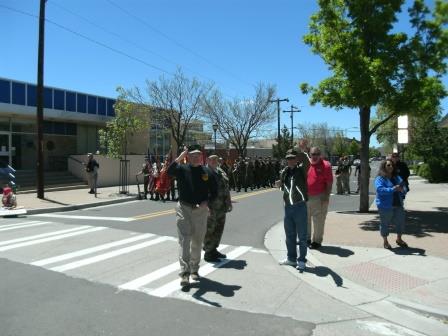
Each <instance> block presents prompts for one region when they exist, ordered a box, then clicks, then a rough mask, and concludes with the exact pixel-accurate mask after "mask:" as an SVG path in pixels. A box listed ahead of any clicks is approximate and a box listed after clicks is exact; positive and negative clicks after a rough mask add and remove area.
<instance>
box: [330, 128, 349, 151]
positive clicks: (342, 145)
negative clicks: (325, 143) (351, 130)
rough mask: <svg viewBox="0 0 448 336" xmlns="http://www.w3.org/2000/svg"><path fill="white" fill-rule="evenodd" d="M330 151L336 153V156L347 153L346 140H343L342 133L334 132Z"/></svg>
mask: <svg viewBox="0 0 448 336" xmlns="http://www.w3.org/2000/svg"><path fill="white" fill-rule="evenodd" d="M332 152H333V154H336V155H338V156H344V155H346V154H347V152H348V146H347V141H346V140H345V138H344V136H343V134H342V133H336V135H335V137H334V140H333V148H332Z"/></svg>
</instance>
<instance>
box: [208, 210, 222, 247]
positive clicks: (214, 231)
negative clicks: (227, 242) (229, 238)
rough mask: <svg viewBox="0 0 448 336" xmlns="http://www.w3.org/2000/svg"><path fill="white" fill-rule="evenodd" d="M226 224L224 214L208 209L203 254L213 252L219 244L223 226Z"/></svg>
mask: <svg viewBox="0 0 448 336" xmlns="http://www.w3.org/2000/svg"><path fill="white" fill-rule="evenodd" d="M225 222H226V213H225V212H221V211H215V210H213V209H210V214H209V216H208V218H207V233H206V234H205V238H204V251H205V253H207V252H211V251H214V250H215V249H217V248H218V246H219V243H220V242H221V237H222V233H223V232H224V224H225Z"/></svg>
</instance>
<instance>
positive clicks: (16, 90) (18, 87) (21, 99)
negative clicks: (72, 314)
mask: <svg viewBox="0 0 448 336" xmlns="http://www.w3.org/2000/svg"><path fill="white" fill-rule="evenodd" d="M12 103H13V104H17V105H25V84H22V83H15V82H12Z"/></svg>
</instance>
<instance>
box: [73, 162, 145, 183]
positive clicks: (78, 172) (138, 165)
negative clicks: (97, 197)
mask: <svg viewBox="0 0 448 336" xmlns="http://www.w3.org/2000/svg"><path fill="white" fill-rule="evenodd" d="M144 158H145V156H144V155H128V156H127V159H128V160H129V161H130V162H129V170H128V181H129V185H133V184H136V182H135V174H136V173H137V172H139V171H140V170H141V169H142V164H143V163H145V159H144ZM95 160H96V161H97V162H98V163H99V165H100V168H99V170H98V187H111V186H118V185H119V176H120V160H119V159H111V158H108V157H105V156H102V155H95ZM78 161H81V162H87V156H86V155H70V157H69V158H68V170H69V171H70V172H71V173H72V174H73V175H75V176H77V177H78V178H80V179H82V180H84V181H86V182H87V176H86V172H85V167H84V165H83V164H82V163H81V162H78ZM141 181H142V177H141V176H140V182H141Z"/></svg>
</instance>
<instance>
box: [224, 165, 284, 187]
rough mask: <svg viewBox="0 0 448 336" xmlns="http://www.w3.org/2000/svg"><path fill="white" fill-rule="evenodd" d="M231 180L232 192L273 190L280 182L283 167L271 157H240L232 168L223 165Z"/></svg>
mask: <svg viewBox="0 0 448 336" xmlns="http://www.w3.org/2000/svg"><path fill="white" fill-rule="evenodd" d="M221 168H222V169H223V170H224V172H225V173H226V175H227V176H228V178H229V187H230V189H231V190H234V191H236V192H240V191H242V190H244V191H245V192H247V191H248V190H249V189H250V190H254V189H260V188H272V187H274V184H275V181H276V180H278V178H279V174H280V171H281V170H282V168H283V167H282V165H281V163H280V161H278V160H272V159H271V158H270V157H266V158H262V157H258V158H249V157H247V158H245V159H243V158H242V157H239V158H238V159H237V160H236V161H235V163H234V164H233V165H232V166H231V167H230V166H228V165H227V164H226V163H225V162H223V163H222V164H221Z"/></svg>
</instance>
